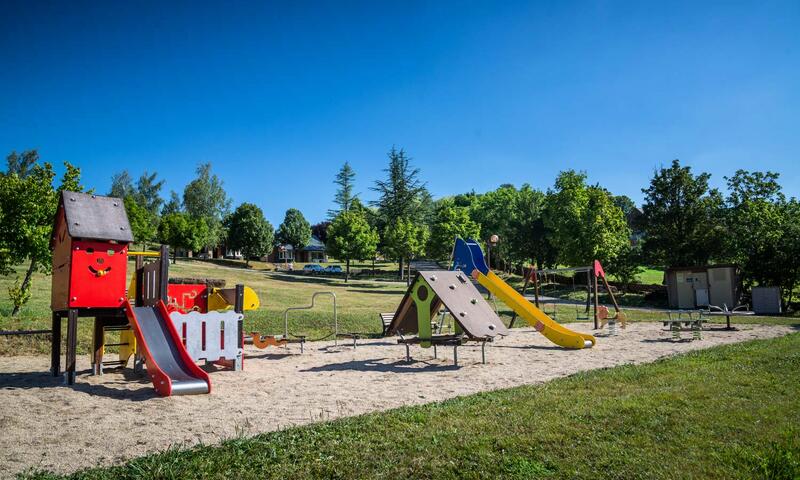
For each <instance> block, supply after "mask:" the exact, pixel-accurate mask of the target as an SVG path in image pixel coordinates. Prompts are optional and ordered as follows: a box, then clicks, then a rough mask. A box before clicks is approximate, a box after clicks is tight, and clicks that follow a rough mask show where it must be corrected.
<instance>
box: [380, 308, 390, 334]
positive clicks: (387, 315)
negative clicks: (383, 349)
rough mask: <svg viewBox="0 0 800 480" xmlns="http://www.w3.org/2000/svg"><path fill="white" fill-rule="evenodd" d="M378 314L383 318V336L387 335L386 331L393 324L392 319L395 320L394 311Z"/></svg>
mask: <svg viewBox="0 0 800 480" xmlns="http://www.w3.org/2000/svg"><path fill="white" fill-rule="evenodd" d="M378 316H379V317H380V318H381V323H382V325H383V330H382V331H381V337H385V336H386V332H387V331H388V330H389V326H390V325H391V324H392V320H394V312H390V313H379V314H378Z"/></svg>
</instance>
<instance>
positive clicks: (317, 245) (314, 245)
mask: <svg viewBox="0 0 800 480" xmlns="http://www.w3.org/2000/svg"><path fill="white" fill-rule="evenodd" d="M303 251H304V252H324V251H325V244H324V243H322V240H320V239H319V238H317V237H316V236H315V235H311V241H310V242H308V245H306V246H305V247H303Z"/></svg>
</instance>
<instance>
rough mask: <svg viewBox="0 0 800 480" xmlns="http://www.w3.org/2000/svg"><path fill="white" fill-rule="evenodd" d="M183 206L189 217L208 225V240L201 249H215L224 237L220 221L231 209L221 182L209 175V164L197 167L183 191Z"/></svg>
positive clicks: (214, 176)
mask: <svg viewBox="0 0 800 480" xmlns="http://www.w3.org/2000/svg"><path fill="white" fill-rule="evenodd" d="M183 206H184V209H185V211H186V213H188V214H189V215H190V216H192V217H193V218H195V219H198V218H201V219H203V220H205V223H206V224H207V225H208V238H206V239H205V241H204V242H203V247H216V246H217V245H219V244H220V242H221V241H222V239H223V238H224V236H225V232H224V229H223V226H222V219H223V218H225V216H226V215H227V214H228V212H229V211H230V208H231V200H230V199H229V198H228V194H227V193H225V189H224V188H223V182H222V180H220V179H219V177H217V175H216V174H212V173H211V164H210V163H203V164H200V165H199V166H198V167H197V178H195V179H194V180H192V181H191V182H189V184H188V185H186V188H185V189H184V190H183Z"/></svg>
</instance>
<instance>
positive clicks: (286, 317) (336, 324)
mask: <svg viewBox="0 0 800 480" xmlns="http://www.w3.org/2000/svg"><path fill="white" fill-rule="evenodd" d="M318 295H330V296H331V297H333V344H334V345H338V339H339V319H338V316H337V314H336V294H335V293H333V292H314V294H313V295H311V305H308V306H305V307H289V308H287V309H286V310H284V311H283V337H284V338H289V312H290V311H292V310H311V309H312V308H314V304H315V301H316V298H317V296H318Z"/></svg>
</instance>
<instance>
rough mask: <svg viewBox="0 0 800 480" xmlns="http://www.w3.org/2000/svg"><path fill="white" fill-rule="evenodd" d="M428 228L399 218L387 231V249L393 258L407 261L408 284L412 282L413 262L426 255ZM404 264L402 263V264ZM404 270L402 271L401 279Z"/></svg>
mask: <svg viewBox="0 0 800 480" xmlns="http://www.w3.org/2000/svg"><path fill="white" fill-rule="evenodd" d="M428 235H429V233H428V228H427V226H425V225H421V224H418V223H415V222H414V221H412V220H409V219H406V218H402V217H401V218H398V219H397V220H395V221H394V223H392V224H390V225H389V227H388V228H387V229H386V238H385V240H384V242H385V247H384V248H385V249H386V252H388V253H389V254H390V255H391V256H392V257H394V258H398V259H401V262H402V260H405V261H406V264H407V265H408V276H407V277H406V283H410V282H411V260H413V259H414V258H417V257H418V256H420V255H422V254H424V253H425V245H426V244H427V242H428ZM401 264H402V263H401ZM402 278H403V270H402V269H401V270H400V279H401V280H402Z"/></svg>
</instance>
